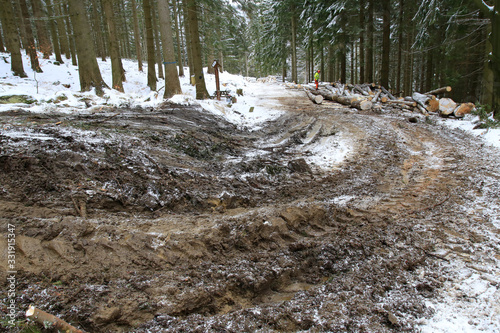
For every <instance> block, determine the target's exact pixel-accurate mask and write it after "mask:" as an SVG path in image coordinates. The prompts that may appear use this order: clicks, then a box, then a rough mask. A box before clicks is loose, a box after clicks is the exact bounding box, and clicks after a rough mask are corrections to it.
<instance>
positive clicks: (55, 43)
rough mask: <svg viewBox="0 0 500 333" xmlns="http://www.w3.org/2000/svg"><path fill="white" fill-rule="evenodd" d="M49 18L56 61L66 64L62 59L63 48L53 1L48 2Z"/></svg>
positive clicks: (48, 0)
mask: <svg viewBox="0 0 500 333" xmlns="http://www.w3.org/2000/svg"><path fill="white" fill-rule="evenodd" d="M46 7H47V16H48V18H49V28H50V35H51V36H52V45H53V46H54V53H55V55H56V61H58V62H59V63H61V64H62V63H64V61H63V60H62V57H61V47H60V43H59V36H58V35H57V27H56V21H55V19H54V18H53V17H54V11H53V6H52V0H46Z"/></svg>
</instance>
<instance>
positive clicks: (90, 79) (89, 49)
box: [69, 0, 109, 96]
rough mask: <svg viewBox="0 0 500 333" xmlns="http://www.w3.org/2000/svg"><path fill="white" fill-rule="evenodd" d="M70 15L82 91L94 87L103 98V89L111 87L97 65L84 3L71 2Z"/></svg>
mask: <svg viewBox="0 0 500 333" xmlns="http://www.w3.org/2000/svg"><path fill="white" fill-rule="evenodd" d="M69 13H70V15H71V23H72V25H73V32H74V36H75V42H76V52H77V56H78V73H79V75H80V88H81V90H82V91H88V90H90V89H91V88H92V87H94V88H95V91H96V94H97V95H98V96H103V95H104V90H103V88H109V87H108V86H107V85H106V83H105V82H104V80H103V79H102V77H101V72H100V70H99V65H98V64H97V59H96V54H95V50H94V43H93V42H92V35H91V32H90V28H89V27H90V26H89V22H88V20H87V16H86V10H85V6H84V2H83V1H81V0H69Z"/></svg>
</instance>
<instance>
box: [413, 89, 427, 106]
mask: <svg viewBox="0 0 500 333" xmlns="http://www.w3.org/2000/svg"><path fill="white" fill-rule="evenodd" d="M411 98H412V99H413V100H414V101H415V102H417V103H418V104H419V105H420V106H422V107H423V108H426V107H427V101H429V100H430V99H431V96H429V95H425V94H421V93H418V92H414V93H413V94H412V95H411Z"/></svg>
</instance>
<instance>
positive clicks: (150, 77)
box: [142, 0, 157, 91]
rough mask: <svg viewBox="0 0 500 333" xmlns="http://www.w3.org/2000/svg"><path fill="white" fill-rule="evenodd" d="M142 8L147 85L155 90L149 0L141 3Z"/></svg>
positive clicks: (153, 46)
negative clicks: (146, 58) (146, 56)
mask: <svg viewBox="0 0 500 333" xmlns="http://www.w3.org/2000/svg"><path fill="white" fill-rule="evenodd" d="M142 6H143V9H144V22H145V24H146V46H147V53H148V87H149V88H150V89H151V90H154V91H156V80H157V79H156V71H155V64H156V61H155V58H156V56H155V40H154V35H153V21H152V17H151V3H150V0H144V1H143V3H142Z"/></svg>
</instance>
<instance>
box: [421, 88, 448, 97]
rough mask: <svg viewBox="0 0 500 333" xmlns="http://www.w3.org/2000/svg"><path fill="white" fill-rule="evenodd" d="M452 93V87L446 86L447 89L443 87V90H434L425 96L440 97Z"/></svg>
mask: <svg viewBox="0 0 500 333" xmlns="http://www.w3.org/2000/svg"><path fill="white" fill-rule="evenodd" d="M450 91H451V87H450V86H446V87H442V88H439V89H436V90H432V91H429V92H426V93H425V95H439V94H444V93H447V92H450Z"/></svg>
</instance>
